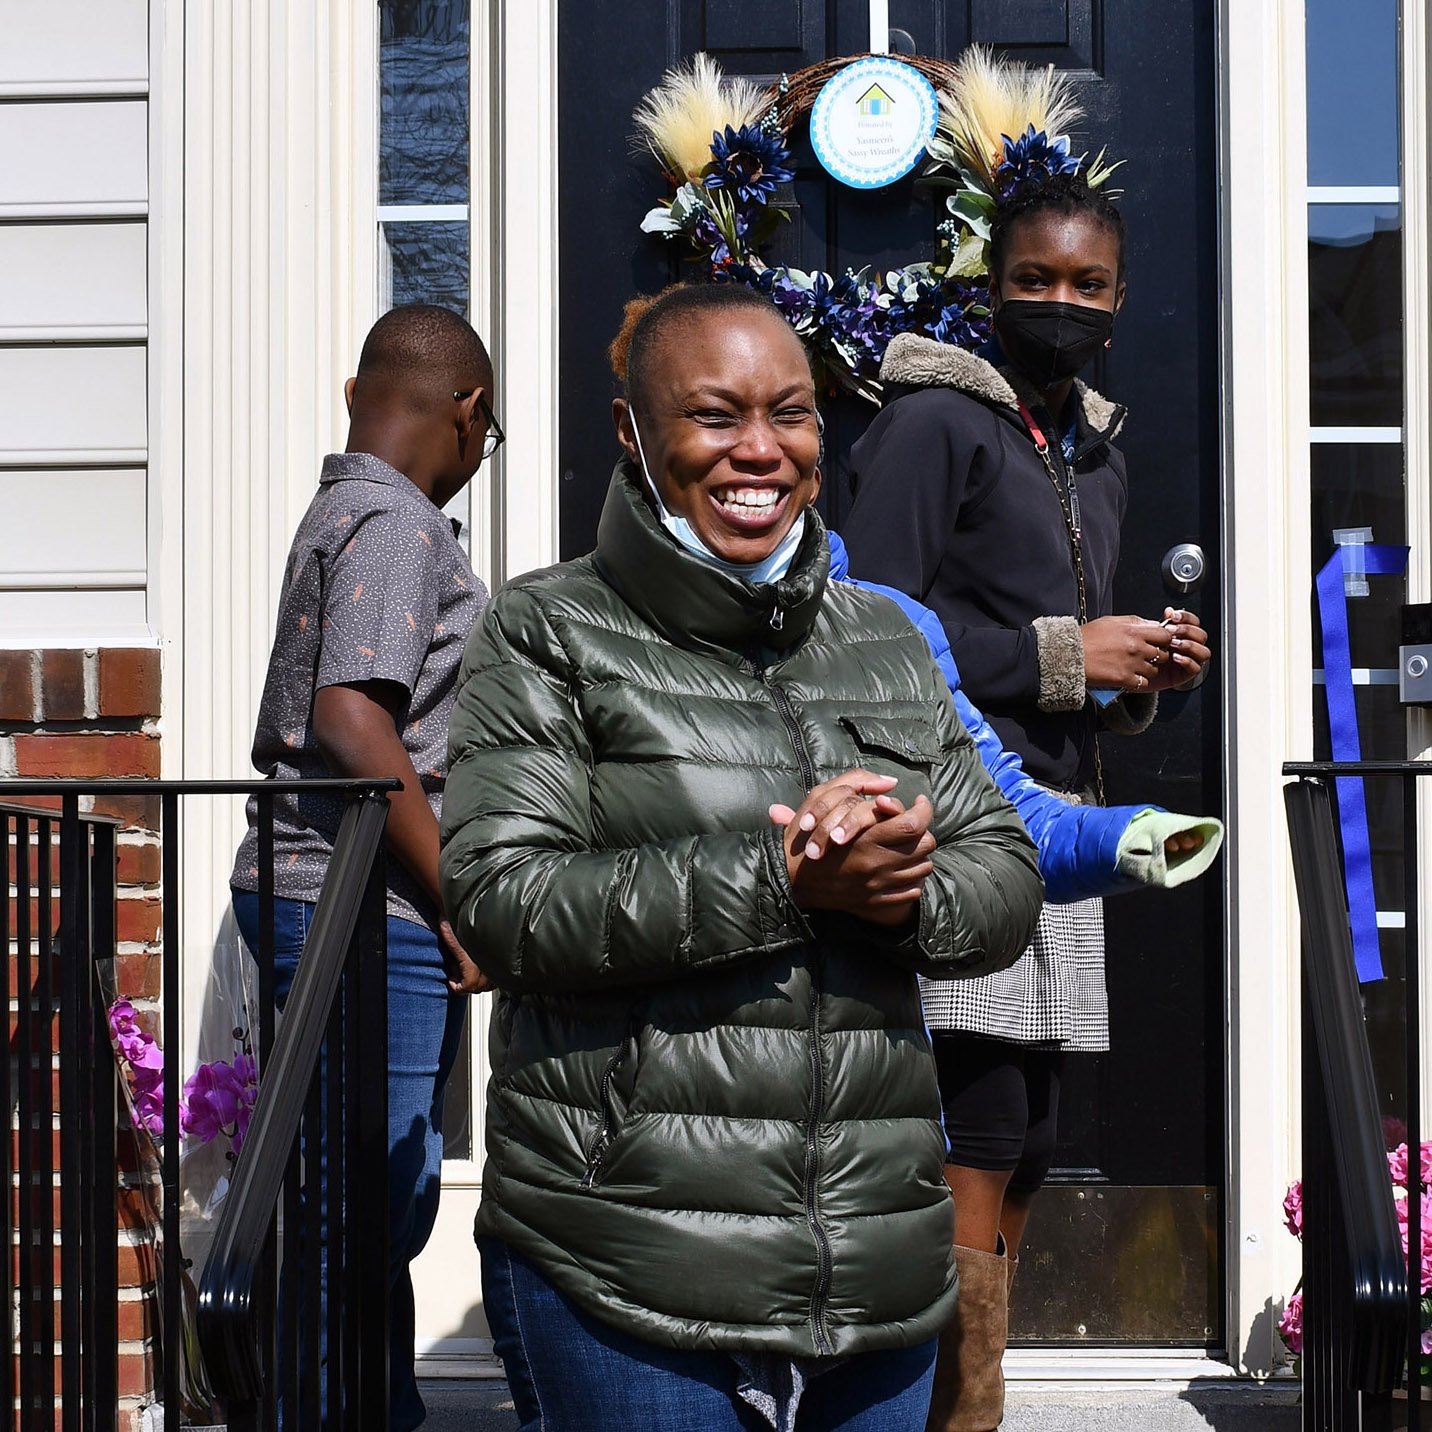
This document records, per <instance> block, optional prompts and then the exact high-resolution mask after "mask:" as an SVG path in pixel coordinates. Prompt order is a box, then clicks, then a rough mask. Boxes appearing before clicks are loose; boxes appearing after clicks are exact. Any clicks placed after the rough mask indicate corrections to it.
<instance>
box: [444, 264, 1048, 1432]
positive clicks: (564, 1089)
mask: <svg viewBox="0 0 1432 1432" xmlns="http://www.w3.org/2000/svg"><path fill="white" fill-rule="evenodd" d="M628 340H629V341H628V342H626V343H625V344H622V345H619V355H624V356H625V359H626V363H625V365H624V366H625V367H626V370H627V378H628V397H627V398H626V399H624V400H621V401H619V402H618V403H617V404H616V408H615V414H614V416H615V418H616V423H617V436H618V440H619V442H620V445H621V447H622V449H623V453H624V455H623V457H622V458H621V460H620V461H619V462H618V464H617V468H616V471H615V473H614V474H613V477H612V483H611V488H610V491H609V493H608V497H607V502H606V507H605V509H604V511H603V514H602V519H601V523H600V526H599V529H598V535H597V547H596V550H595V551H594V552H592V553H591V554H590V555H589V556H587V557H583V558H580V559H578V560H577V561H573V562H567V563H563V564H561V565H560V566H557V567H554V568H551V569H549V570H547V571H545V572H537V573H533V574H530V575H528V576H526V577H522V578H519V579H518V580H517V581H515V582H512V583H509V584H508V586H507V587H506V588H505V589H504V590H503V591H502V593H501V594H500V595H499V596H498V597H497V598H496V600H495V601H494V602H493V604H492V606H491V607H490V608H489V611H488V614H487V616H486V618H485V619H484V621H483V623H482V625H481V627H480V628H479V629H478V630H477V631H476V632H475V633H474V634H473V636H472V638H471V640H470V642H469V645H468V651H467V655H466V658H465V661H464V667H463V684H462V691H461V694H460V696H459V698H458V709H457V712H456V714H455V715H454V718H453V722H452V726H451V730H450V749H451V756H452V774H451V777H450V780H449V785H448V794H447V799H446V801H445V803H444V807H443V856H442V874H443V886H444V896H445V904H446V908H447V909H448V910H449V911H450V912H452V916H453V918H454V920H455V921H456V923H457V925H458V927H459V929H460V930H461V932H462V939H463V940H464V942H466V941H468V940H471V941H473V942H475V945H476V947H477V948H480V949H482V950H483V951H484V954H485V961H484V968H485V969H486V970H488V971H489V973H490V974H491V976H492V979H493V982H494V984H495V985H496V986H497V988H498V989H499V991H500V994H499V999H498V1003H497V1008H496V1010H495V1011H494V1016H493V1029H494V1039H493V1045H492V1070H493V1077H492V1082H491V1085H490V1088H489V1091H488V1110H489V1116H488V1123H487V1130H488V1164H487V1168H486V1171H485V1172H484V1175H483V1201H482V1208H481V1210H480V1212H479V1215H478V1235H479V1246H480V1248H481V1250H482V1260H483V1295H484V1296H483V1301H484V1306H485V1308H486V1310H487V1314H488V1317H489V1320H490V1321H491V1324H492V1328H493V1335H494V1341H495V1345H496V1348H497V1351H498V1353H499V1355H500V1356H501V1357H502V1359H503V1361H504V1363H505V1365H506V1369H507V1374H508V1378H509V1381H510V1384H511V1386H512V1390H513V1396H514V1399H515V1401H516V1403H517V1407H518V1411H519V1413H520V1415H521V1419H522V1426H523V1427H524V1428H537V1427H542V1428H545V1429H548V1432H563V1429H573V1432H576V1429H580V1432H606V1429H613V1432H615V1429H622V1432H625V1430H626V1429H628V1428H631V1427H656V1426H659V1427H662V1428H663V1429H666V1432H726V1429H730V1432H736V1429H738V1428H749V1427H752V1426H759V1425H763V1424H762V1423H761V1421H759V1420H757V1419H758V1418H760V1417H764V1418H765V1420H766V1421H769V1422H770V1424H771V1425H772V1426H776V1425H780V1426H783V1427H785V1426H796V1427H798V1428H800V1429H802V1432H821V1429H826V1428H834V1427H836V1426H839V1427H842V1428H845V1429H848V1432H875V1429H879V1432H920V1429H923V1427H924V1425H925V1414H926V1409H927V1406H928V1402H929V1391H930V1375H931V1369H932V1367H933V1360H934V1339H935V1336H936V1333H937V1332H938V1330H939V1328H940V1327H941V1325H942V1324H943V1323H944V1322H945V1321H946V1320H947V1319H948V1317H949V1314H950V1309H951V1305H952V1303H953V1300H954V1296H955V1291H956V1290H955V1283H954V1278H953V1274H952V1268H951V1257H950V1244H951V1234H952V1220H951V1214H950V1202H949V1196H948V1192H947V1190H946V1189H945V1185H944V1182H943V1179H942V1176H941V1162H942V1159H943V1137H942V1135H941V1132H940V1127H939V1100H938V1094H937V1090H936V1084H935V1069H934V1062H933V1056H932V1054H931V1050H930V1044H929V1040H928V1038H927V1037H926V1035H925V1033H924V1028H923V1023H922V1019H921V1015H920V1003H919V994H918V989H917V984H916V978H915V976H916V973H917V972H922V973H924V974H926V975H929V976H931V977H933V978H944V979H949V978H952V977H955V976H959V975H966V974H975V973H979V972H982V971H985V970H992V969H998V968H1002V967H1003V966H1005V965H1007V964H1008V963H1009V962H1010V961H1011V960H1012V959H1013V958H1014V956H1015V954H1016V953H1017V952H1018V950H1019V949H1020V948H1021V947H1022V945H1023V942H1024V941H1025V940H1026V939H1027V938H1028V935H1029V933H1030V931H1031V930H1032V928H1033V922H1034V918H1035V915H1036V912H1037V908H1038V904H1039V894H1040V885H1039V880H1038V876H1037V874H1036V873H1035V863H1034V857H1033V851H1032V847H1031V846H1030V844H1029V842H1028V839H1027V837H1026V836H1025V834H1024V831H1023V828H1022V827H1021V826H1020V824H1019V821H1018V818H1017V817H1016V816H1015V814H1014V812H1013V810H1012V809H1011V808H1010V807H1009V806H1007V805H1006V804H1005V803H1004V801H1003V800H1002V798H1001V797H1000V796H999V795H998V793H997V791H996V790H995V788H994V786H993V784H992V783H991V781H990V779H989V777H988V776H987V775H986V774H985V771H984V769H983V767H982V766H981V764H980V762H979V759H978V757H977V756H976V754H975V751H974V748H973V746H972V744H971V742H970V739H969V736H968V735H967V734H966V732H965V730H964V728H963V727H962V726H961V725H960V723H959V721H958V719H957V718H956V716H955V714H954V711H953V708H952V706H951V704H950V700H949V696H948V692H947V691H946V690H945V687H944V683H943V680H942V678H941V676H940V674H939V671H938V669H937V668H936V666H935V665H934V662H933V658H932V657H931V656H930V653H929V649H928V648H927V647H926V645H925V643H924V639H923V638H922V637H921V636H920V635H919V634H918V633H917V632H916V631H915V629H914V628H913V627H912V626H911V625H910V624H909V623H908V622H907V621H906V620H905V619H904V618H903V617H902V616H901V615H900V613H899V611H898V610H897V609H896V607H895V606H894V605H893V604H892V603H890V602H888V601H886V600H885V599H884V598H881V597H876V596H873V595H871V594H869V593H866V592H862V591H859V590H857V589H855V588H853V587H850V586H846V585H842V584H838V583H833V584H829V585H828V584H827V576H828V573H829V567H830V549H829V544H828V542H827V538H826V533H825V528H824V526H823V525H822V523H821V521H820V518H819V516H818V515H817V513H816V512H815V510H814V509H813V508H812V507H811V505H810V504H811V501H812V499H813V498H814V496H815V494H816V492H817V491H818V490H819V486H820V472H819V461H820V426H819V420H818V418H817V414H816V409H815V401H814V392H813V389H812V384H811V378H810V373H809V369H808V368H807V365H806V359H805V355H804V351H803V350H802V348H801V345H800V343H799V341H798V340H797V339H796V338H795V336H794V335H793V334H792V333H791V331H790V329H789V328H788V327H787V326H786V324H785V323H784V321H783V320H782V319H781V317H780V315H779V314H778V312H777V311H776V309H775V308H774V307H773V306H772V305H771V304H770V303H769V302H768V301H767V300H766V299H764V298H762V297H760V296H759V295H756V294H753V293H751V292H750V291H749V290H743V289H738V288H734V287H729V288H728V287H723V286H718V285H707V286H703V287H700V288H693V289H679V290H674V291H671V292H669V293H667V294H664V295H662V296H661V297H660V298H659V299H658V300H657V301H656V302H655V303H653V304H652V305H651V307H650V308H649V309H648V310H647V311H646V312H644V313H643V314H641V315H640V317H634V318H633V322H632V326H631V329H630V332H629V334H628ZM797 1406H799V1416H798V1417H797V1414H796V1409H797Z"/></svg>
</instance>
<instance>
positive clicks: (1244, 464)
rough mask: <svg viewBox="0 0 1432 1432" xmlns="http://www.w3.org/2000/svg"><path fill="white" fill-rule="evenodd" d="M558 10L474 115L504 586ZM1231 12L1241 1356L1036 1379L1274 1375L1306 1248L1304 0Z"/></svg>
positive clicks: (536, 446) (1115, 1361) (520, 12)
mask: <svg viewBox="0 0 1432 1432" xmlns="http://www.w3.org/2000/svg"><path fill="white" fill-rule="evenodd" d="M556 6H557V0H497V3H494V4H493V5H492V6H490V7H486V8H484V7H481V6H475V7H474V17H473V93H472V113H473V114H474V115H475V116H487V117H488V119H489V121H490V122H491V124H490V129H491V133H490V135H489V136H488V138H489V139H490V144H488V145H487V146H484V145H481V144H475V145H474V147H473V153H474V165H475V167H474V173H473V184H472V196H473V214H474V244H473V252H474V253H479V252H483V251H487V252H489V253H492V254H494V255H495V256H496V260H497V261H496V263H495V265H493V267H492V269H491V271H490V273H491V277H490V278H489V274H488V273H487V272H476V271H475V272H474V275H473V308H474V315H475V316H476V317H477V318H478V320H479V323H480V324H482V323H485V324H486V331H487V332H489V333H491V334H492V335H493V337H494V343H495V348H494V353H495V356H496V357H497V361H498V364H499V372H500V374H501V382H502V391H503V395H504V404H505V412H506V414H507V415H510V416H509V419H508V421H507V427H508V430H509V431H510V432H512V433H513V434H514V437H513V438H512V439H510V440H509V442H508V444H507V445H506V447H505V448H504V450H503V462H502V463H501V464H500V465H499V467H498V468H497V470H496V472H495V474H494V479H493V482H492V486H491V488H490V489H489V490H488V491H487V492H485V493H482V492H480V493H478V494H476V495H475V498H474V555H475V557H477V558H478V560H479V563H481V562H482V560H483V559H484V558H485V559H486V563H487V570H488V571H489V572H491V573H493V574H494V578H495V580H501V578H502V577H504V576H506V575H508V574H511V573H515V572H520V571H524V570H527V569H529V568H532V567H537V566H544V565H546V564H548V563H550V562H551V561H553V560H555V557H556V552H557V508H558V500H559V492H560V474H559V472H558V470H557V452H556V423H555V414H556V404H557V395H558V393H559V379H560V375H559V367H558V364H559V352H558V343H557V332H558V315H559V303H560V295H559V294H558V291H557V224H556V222H555V214H556V195H557V176H558V164H559V156H558V153H557V144H556V137H557V104H558V90H557V85H556V21H557V16H556ZM1217 23H1218V28H1219V44H1218V56H1219V59H1218V65H1219V70H1218V74H1219V93H1218V106H1219V133H1220V215H1219V220H1220V235H1221V245H1220V300H1221V310H1222V311H1221V315H1220V318H1221V330H1222V364H1221V369H1222V379H1223V382H1222V387H1223V393H1224V405H1223V413H1222V423H1223V476H1222V482H1223V492H1222V503H1221V507H1222V519H1223V538H1224V551H1225V552H1226V553H1227V560H1226V562H1225V564H1224V572H1223V574H1222V577H1221V580H1222V582H1223V598H1224V601H1223V609H1224V611H1225V612H1226V613H1227V623H1228V628H1227V631H1226V632H1225V633H1223V634H1222V637H1221V646H1222V648H1223V649H1222V651H1221V652H1220V660H1221V662H1222V664H1223V667H1224V675H1225V680H1224V682H1223V693H1224V695H1223V699H1224V719H1225V730H1226V731H1227V733H1228V759H1227V762H1226V767H1225V777H1224V779H1225V809H1226V811H1227V812H1228V826H1229V842H1228V847H1227V855H1226V886H1225V888H1226V897H1225V898H1226V911H1225V914H1226V929H1227V932H1228V934H1227V941H1228V945H1227V960H1228V966H1227V981H1226V989H1227V995H1226V999H1227V1009H1226V1016H1225V1024H1224V1029H1225V1040H1226V1049H1225V1053H1226V1055H1227V1058H1228V1063H1229V1079H1228V1086H1227V1107H1226V1129H1227V1136H1226V1137H1227V1164H1228V1167H1227V1179H1228V1189H1229V1197H1228V1201H1227V1222H1226V1230H1225V1237H1226V1246H1225V1266H1226V1269H1227V1287H1226V1312H1227V1328H1228V1342H1229V1348H1228V1356H1227V1359H1226V1360H1224V1359H1217V1358H1208V1357H1204V1356H1202V1355H1200V1354H1198V1353H1190V1354H1188V1355H1186V1356H1182V1355H1177V1354H1174V1355H1171V1354H1168V1353H1167V1352H1158V1353H1144V1352H1141V1351H1140V1350H1138V1349H1135V1350H1132V1351H1129V1352H1108V1351H1105V1350H1094V1349H1091V1350H1090V1351H1089V1352H1087V1353H1085V1352H1078V1351H1075V1352H1068V1351H1064V1350H1060V1351H1058V1352H1043V1351H1041V1350H1037V1349H1036V1350H1028V1351H1020V1352H1016V1353H1013V1354H1011V1355H1010V1357H1009V1359H1008V1370H1009V1372H1010V1373H1011V1375H1012V1376H1013V1377H1015V1378H1019V1379H1037V1380H1046V1379H1056V1380H1060V1381H1080V1382H1089V1381H1104V1382H1148V1381H1168V1380H1173V1381H1186V1380H1189V1379H1191V1378H1194V1377H1199V1378H1203V1377H1209V1376H1224V1377H1228V1376H1238V1375H1240V1374H1241V1375H1252V1376H1263V1375H1267V1374H1268V1373H1270V1372H1272V1371H1274V1370H1276V1369H1277V1368H1278V1367H1279V1366H1280V1365H1281V1364H1282V1362H1283V1356H1284V1355H1283V1352H1282V1349H1281V1343H1280V1342H1279V1340H1278V1338H1277V1335H1276V1330H1275V1329H1276V1321H1277V1317H1278V1314H1279V1312H1280V1311H1281V1308H1282V1304H1283V1301H1284V1299H1285V1298H1286V1297H1287V1296H1288V1294H1289V1293H1290V1292H1291V1291H1292V1289H1293V1287H1294V1285H1295V1283H1296V1280H1297V1278H1298V1275H1299V1271H1300V1255H1299V1249H1298V1245H1297V1244H1296V1243H1295V1241H1294V1240H1293V1239H1292V1238H1291V1237H1290V1236H1289V1235H1288V1234H1287V1233H1286V1232H1285V1231H1284V1229H1283V1227H1282V1219H1281V1207H1282V1198H1283V1194H1284V1191H1285V1189H1286V1187H1287V1184H1288V1183H1289V1181H1290V1180H1291V1179H1292V1178H1293V1177H1294V1176H1295V1174H1296V1171H1297V1169H1298V1166H1299V1149H1300V1128H1299V1121H1298V1089H1299V1087H1300V1084H1299V1014H1298V1010H1299V1001H1298V991H1299V982H1298V939H1299V936H1298V929H1299V926H1298V913H1297V906H1296V901H1295V897H1294V891H1293V884H1292V874H1291V866H1290V863H1289V860H1288V856H1287V840H1286V833H1285V830H1284V825H1283V803H1282V796H1281V790H1282V780H1281V776H1280V774H1279V773H1280V768H1281V765H1282V762H1283V761H1284V760H1286V759H1289V758H1291V757H1293V756H1297V755H1300V754H1305V753H1309V752H1311V750H1312V691H1311V682H1310V679H1309V669H1310V666H1311V657H1310V652H1311V649H1312V648H1311V617H1310V612H1309V607H1308V600H1307V593H1308V591H1309V590H1310V582H1311V563H1310V556H1309V553H1310V536H1309V520H1310V519H1309V512H1310V503H1309V490H1310V488H1309V460H1308V443H1307V428H1308V398H1307V394H1308V340H1307V314H1308V298H1307V277H1306V256H1307V229H1306V174H1307V159H1306V100H1305V86H1304V76H1305V41H1304V26H1303V13H1302V4H1301V0H1255V3H1246V0H1238V4H1237V5H1236V6H1235V4H1234V0H1219V6H1218V15H1217ZM484 27H485V32H484ZM480 56H481V57H482V58H481V62H480V59H479V57H480ZM479 235H482V236H484V237H483V238H482V239H481V240H480V239H479ZM509 256H520V259H519V260H517V261H514V262H509V261H508V260H509ZM519 270H520V272H519ZM1409 292H1410V291H1409ZM509 473H512V474H514V475H515V474H520V481H521V484H522V486H521V490H520V491H518V490H516V489H515V487H514V488H510V487H509V477H508V474H509ZM516 480H518V479H517V478H516V477H515V476H514V479H513V481H514V483H515V481H516ZM479 554H481V555H479ZM479 570H482V567H481V565H479ZM1245 612H1246V613H1249V614H1250V618H1249V620H1248V621H1247V622H1246V626H1245V623H1243V622H1240V620H1239V617H1240V614H1241V613H1245ZM1252 614H1256V617H1257V619H1256V620H1254V619H1252ZM1269 631H1275V632H1278V633H1279V634H1281V636H1282V637H1283V641H1282V650H1283V652H1284V657H1283V660H1282V661H1280V662H1279V661H1275V662H1273V663H1270V662H1269V661H1268V651H1269V644H1268V641H1267V634H1268V632H1269ZM475 1008H477V1009H479V1010H482V1011H485V1005H479V1006H476V1007H475ZM485 1025H486V1019H485V1015H483V1014H480V1015H479V1017H478V1018H475V1019H474V1020H473V1021H472V1031H471V1037H472V1038H473V1040H474V1060H473V1070H474V1082H475V1084H476V1085H477V1087H476V1088H475V1090H474V1094H475V1096H476V1099H475V1106H474V1108H475V1118H474V1134H475V1137H478V1136H480V1107H481V1092H482V1090H481V1071H482V1069H483V1067H484V1062H483V1059H482V1054H483V1051H484V1049H485ZM480 1174H481V1166H480V1163H478V1162H475V1163H473V1164H471V1165H465V1166H457V1165H448V1166H447V1167H446V1168H445V1178H444V1186H445V1189H449V1190H451V1192H449V1193H448V1195H447V1198H448V1201H449V1202H452V1201H453V1200H452V1194H453V1193H454V1192H456V1191H457V1190H458V1189H462V1190H463V1193H461V1194H459V1195H458V1196H459V1197H460V1198H468V1199H472V1200H473V1201H475V1198H476V1195H477V1193H478V1190H479V1187H480ZM453 1351H454V1353H456V1354H458V1358H457V1360H456V1361H453V1360H448V1359H443V1360H442V1361H440V1362H432V1361H430V1362H428V1363H427V1364H425V1370H432V1371H436V1370H438V1368H441V1370H442V1371H443V1372H444V1373H446V1374H449V1375H450V1374H451V1373H453V1372H458V1371H466V1372H468V1373H472V1372H481V1371H484V1370H486V1369H487V1368H489V1367H490V1364H489V1363H487V1362H486V1360H485V1359H484V1358H482V1356H481V1354H482V1352H484V1351H485V1349H482V1348H477V1349H471V1350H469V1349H468V1348H466V1347H464V1348H463V1349H462V1350H461V1352H459V1350H458V1349H456V1348H454V1349H453ZM474 1354H477V1361H473V1360H472V1359H473V1356H474Z"/></svg>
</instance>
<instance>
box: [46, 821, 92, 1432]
mask: <svg viewBox="0 0 1432 1432" xmlns="http://www.w3.org/2000/svg"><path fill="white" fill-rule="evenodd" d="M84 839H85V832H84V831H83V830H82V829H81V827H80V801H79V797H78V796H77V795H68V796H65V798H64V801H63V804H62V814H61V817H60V1049H59V1055H60V1168H61V1170H62V1171H63V1173H62V1177H61V1179H60V1230H61V1239H60V1287H61V1289H62V1295H61V1300H60V1355H61V1361H60V1373H61V1377H60V1401H61V1408H62V1417H63V1420H64V1432H77V1429H78V1428H79V1426H80V1406H81V1402H82V1395H81V1391H80V1389H81V1386H82V1385H83V1384H82V1381H81V1373H82V1363H83V1346H82V1343H81V1339H80V1329H81V1325H82V1324H81V1308H82V1307H83V1306H84V1305H86V1304H88V1302H89V1301H90V1299H92V1298H93V1297H94V1296H95V1289H94V1288H93V1287H91V1286H90V1285H89V1283H88V1281H87V1279H86V1278H85V1276H84V1274H85V1272H86V1271H87V1270H86V1268H85V1266H84V1265H85V1263H87V1262H88V1259H87V1258H86V1257H85V1254H86V1253H87V1251H88V1248H89V1241H90V1227H89V1225H88V1224H87V1223H86V1221H85V1219H84V1216H83V1212H82V1207H81V1205H82V1201H83V1199H84V1194H85V1191H86V1189H87V1188H92V1186H93V1185H92V1180H93V1177H94V1170H93V1169H91V1168H90V1167H89V1159H88V1157H87V1154H88V1151H89V1141H88V1140H87V1139H86V1137H85V1123H86V1122H87V1120H86V1118H85V1116H84V1115H83V1114H82V1113H81V1110H82V1109H83V1108H84V1101H83V1100H82V1098H81V1094H80V1091H81V1090H82V1089H83V1088H84V1087H85V1082H86V1081H85V1074H86V1072H87V1070H86V1067H85V1066H86V1059H85V1042H86V1032H87V1031H86V1025H87V1023H88V1020H87V1019H86V1018H85V1016H86V1015H87V1014H88V1013H89V1008H90V1002H89V999H88V995H89V990H88V988H87V982H88V978H89V972H90V928H89V926H90V922H89V898H88V897H89V888H88V887H89V881H88V880H87V879H86V876H85V864H86V861H85V856H86V854H87V852H86V851H85V850H84V849H83V848H82V845H81V842H82V841H83V840H84ZM45 865H46V868H45V871H44V875H43V878H44V880H45V882H46V883H47V884H48V882H49V879H50V873H49V858H48V854H47V856H46V861H45ZM90 1117H91V1118H92V1117H93V1113H92V1112H91V1114H90Z"/></svg>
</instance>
